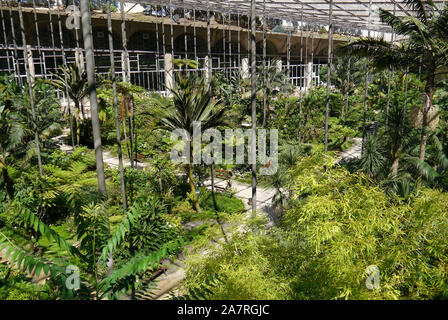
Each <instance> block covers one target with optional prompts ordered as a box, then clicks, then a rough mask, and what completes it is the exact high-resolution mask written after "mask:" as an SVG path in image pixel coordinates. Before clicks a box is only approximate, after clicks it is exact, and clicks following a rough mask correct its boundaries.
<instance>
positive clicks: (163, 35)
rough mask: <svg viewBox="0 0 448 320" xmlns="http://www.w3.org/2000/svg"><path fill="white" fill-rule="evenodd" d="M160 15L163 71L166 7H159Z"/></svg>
mask: <svg viewBox="0 0 448 320" xmlns="http://www.w3.org/2000/svg"><path fill="white" fill-rule="evenodd" d="M160 11H161V14H162V50H163V65H164V69H165V68H166V67H165V65H166V61H165V55H166V41H165V15H166V7H164V6H162V7H161V10H160Z"/></svg>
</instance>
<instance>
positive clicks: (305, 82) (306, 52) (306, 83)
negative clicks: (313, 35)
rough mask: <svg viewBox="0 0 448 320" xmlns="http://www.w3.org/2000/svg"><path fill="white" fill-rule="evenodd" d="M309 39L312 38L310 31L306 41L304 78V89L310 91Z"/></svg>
mask: <svg viewBox="0 0 448 320" xmlns="http://www.w3.org/2000/svg"><path fill="white" fill-rule="evenodd" d="M309 37H310V33H309V30H308V34H307V36H306V39H305V64H306V68H305V69H304V72H303V76H304V78H303V80H304V87H305V89H308V79H307V78H308V73H309V72H310V71H309V70H308V40H309ZM305 70H306V74H305Z"/></svg>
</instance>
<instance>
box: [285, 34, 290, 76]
mask: <svg viewBox="0 0 448 320" xmlns="http://www.w3.org/2000/svg"><path fill="white" fill-rule="evenodd" d="M286 42H287V48H286V79H285V81H290V71H289V68H290V64H291V31H288V35H287V38H286Z"/></svg>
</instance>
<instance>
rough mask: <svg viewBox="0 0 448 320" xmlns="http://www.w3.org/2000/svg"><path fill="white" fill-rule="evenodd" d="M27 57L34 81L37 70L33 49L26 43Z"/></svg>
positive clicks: (31, 77) (31, 78)
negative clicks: (35, 68)
mask: <svg viewBox="0 0 448 320" xmlns="http://www.w3.org/2000/svg"><path fill="white" fill-rule="evenodd" d="M26 55H27V57H26V59H27V60H28V68H29V72H30V80H31V82H34V78H35V77H36V72H35V70H34V61H33V51H32V49H31V46H30V45H29V44H27V45H26Z"/></svg>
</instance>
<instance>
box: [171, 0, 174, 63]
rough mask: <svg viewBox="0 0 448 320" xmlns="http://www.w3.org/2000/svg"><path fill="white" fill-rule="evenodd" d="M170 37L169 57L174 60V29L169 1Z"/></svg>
mask: <svg viewBox="0 0 448 320" xmlns="http://www.w3.org/2000/svg"><path fill="white" fill-rule="evenodd" d="M170 35H171V57H172V59H174V28H173V7H172V6H171V0H170Z"/></svg>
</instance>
